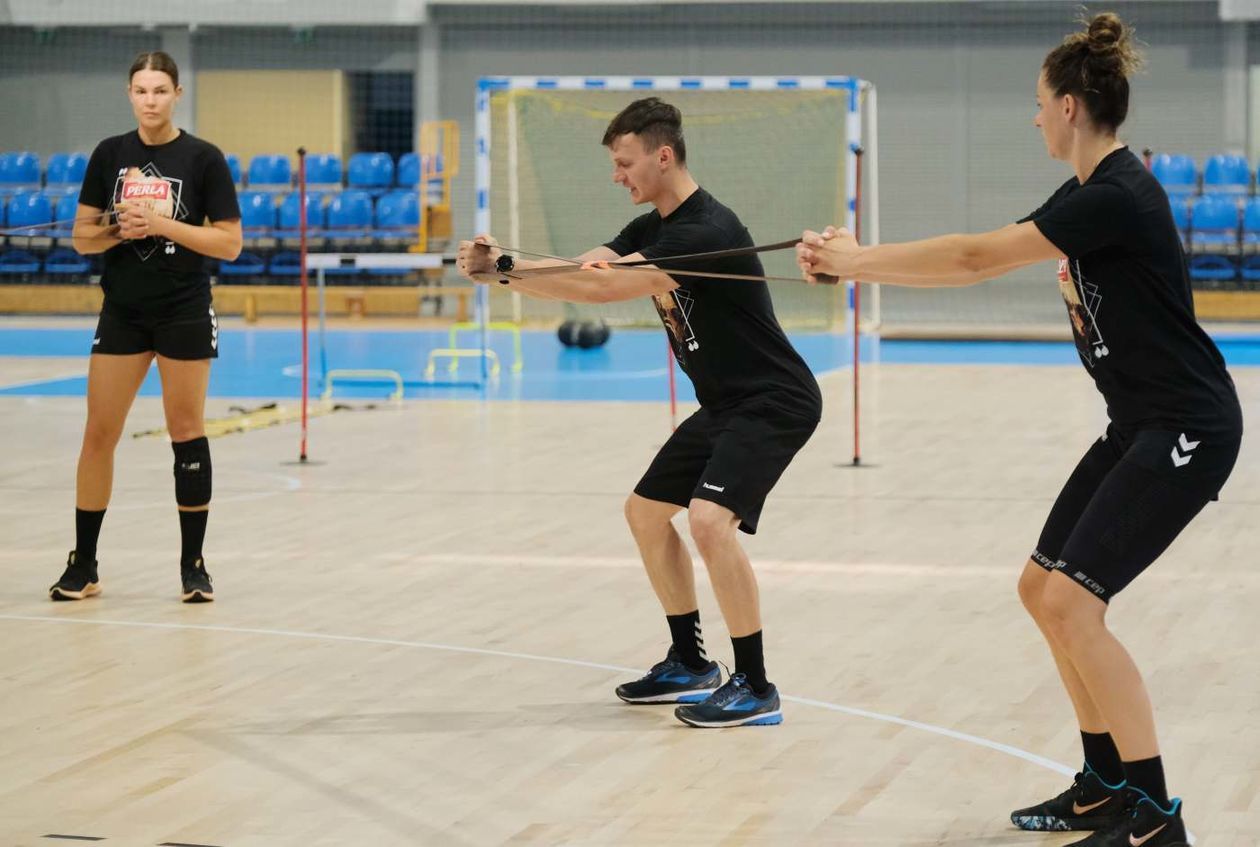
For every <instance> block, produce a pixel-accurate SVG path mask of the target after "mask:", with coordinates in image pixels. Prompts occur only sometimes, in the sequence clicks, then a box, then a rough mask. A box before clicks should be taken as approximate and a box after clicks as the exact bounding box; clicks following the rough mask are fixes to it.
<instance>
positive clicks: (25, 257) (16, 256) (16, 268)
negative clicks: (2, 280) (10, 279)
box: [0, 250, 39, 276]
mask: <svg viewBox="0 0 1260 847" xmlns="http://www.w3.org/2000/svg"><path fill="white" fill-rule="evenodd" d="M37 273H39V257H38V256H36V255H35V254H34V253H32V252H30V251H29V250H6V251H4V252H3V253H0V275H6V276H25V275H27V274H37Z"/></svg>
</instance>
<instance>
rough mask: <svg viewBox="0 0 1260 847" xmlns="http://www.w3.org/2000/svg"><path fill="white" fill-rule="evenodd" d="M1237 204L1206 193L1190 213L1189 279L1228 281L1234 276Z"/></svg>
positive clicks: (1236, 252)
mask: <svg viewBox="0 0 1260 847" xmlns="http://www.w3.org/2000/svg"><path fill="white" fill-rule="evenodd" d="M1238 225H1239V214H1238V201H1237V200H1235V199H1234V198H1233V197H1230V196H1227V195H1212V194H1206V195H1204V196H1203V197H1201V198H1200V199H1199V201H1198V202H1197V203H1195V204H1194V209H1192V210H1191V212H1190V253H1191V256H1190V278H1191V279H1193V280H1204V281H1206V280H1216V281H1220V280H1230V279H1234V278H1236V277H1237V276H1238V265H1237V262H1236V257H1237V256H1238V254H1239V241H1238V228H1239V226H1238Z"/></svg>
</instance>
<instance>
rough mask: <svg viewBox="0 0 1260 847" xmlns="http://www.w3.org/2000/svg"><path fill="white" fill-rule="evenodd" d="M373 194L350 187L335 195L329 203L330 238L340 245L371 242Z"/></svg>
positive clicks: (328, 233)
mask: <svg viewBox="0 0 1260 847" xmlns="http://www.w3.org/2000/svg"><path fill="white" fill-rule="evenodd" d="M371 230H372V196H371V195H370V194H368V193H367V192H366V191H357V190H354V189H350V190H347V191H343V192H341V193H340V194H337V195H334V196H333V198H332V202H331V203H329V204H328V232H327V235H328V239H329V241H331V242H332V243H333V244H334V245H337V246H338V247H348V246H363V245H366V244H370V243H371V241H372V237H371Z"/></svg>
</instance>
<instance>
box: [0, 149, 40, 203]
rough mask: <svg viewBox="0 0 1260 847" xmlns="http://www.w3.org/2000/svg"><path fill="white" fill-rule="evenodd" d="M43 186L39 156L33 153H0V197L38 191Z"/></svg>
mask: <svg viewBox="0 0 1260 847" xmlns="http://www.w3.org/2000/svg"><path fill="white" fill-rule="evenodd" d="M42 186H43V180H42V179H41V178H40V172H39V156H36V155H35V154H34V153H25V152H12V153H0V197H10V196H12V195H14V194H16V193H17V192H19V191H38V190H39V189H40V188H41V187H42Z"/></svg>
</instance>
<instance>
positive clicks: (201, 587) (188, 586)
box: [179, 559, 214, 603]
mask: <svg viewBox="0 0 1260 847" xmlns="http://www.w3.org/2000/svg"><path fill="white" fill-rule="evenodd" d="M179 570H180V575H181V576H182V577H183V580H184V593H183V594H181V595H180V596H179V599H181V600H183V601H184V602H185V603H209V602H210V601H212V600H214V583H213V582H211V581H210V574H209V573H207V572H206V560H205V559H194V560H193V561H191V562H182V563H181V564H180V566H179Z"/></svg>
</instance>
